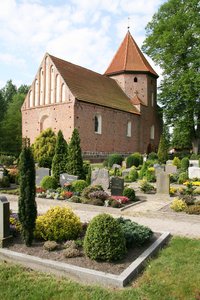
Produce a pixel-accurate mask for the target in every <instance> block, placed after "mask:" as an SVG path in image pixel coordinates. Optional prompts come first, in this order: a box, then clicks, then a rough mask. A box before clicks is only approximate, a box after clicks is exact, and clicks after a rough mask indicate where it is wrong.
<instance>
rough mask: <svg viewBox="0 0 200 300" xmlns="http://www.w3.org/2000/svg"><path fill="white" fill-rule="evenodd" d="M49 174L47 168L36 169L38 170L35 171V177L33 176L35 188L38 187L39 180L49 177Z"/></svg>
mask: <svg viewBox="0 0 200 300" xmlns="http://www.w3.org/2000/svg"><path fill="white" fill-rule="evenodd" d="M49 172H50V169H49V168H38V169H36V176H35V183H36V186H40V182H41V180H42V179H43V178H44V177H45V176H49V175H50V174H49Z"/></svg>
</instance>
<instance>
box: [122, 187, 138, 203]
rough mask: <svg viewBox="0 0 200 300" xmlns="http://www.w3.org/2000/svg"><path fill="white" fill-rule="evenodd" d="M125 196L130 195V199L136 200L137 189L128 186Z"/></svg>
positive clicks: (124, 192)
mask: <svg viewBox="0 0 200 300" xmlns="http://www.w3.org/2000/svg"><path fill="white" fill-rule="evenodd" d="M123 196H125V197H128V198H129V200H130V201H135V200H136V198H135V191H134V189H131V188H128V187H126V188H125V189H124V191H123Z"/></svg>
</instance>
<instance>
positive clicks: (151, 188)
mask: <svg viewBox="0 0 200 300" xmlns="http://www.w3.org/2000/svg"><path fill="white" fill-rule="evenodd" d="M140 190H141V191H142V192H144V193H145V194H148V193H151V192H152V191H154V190H155V188H154V186H153V185H152V184H150V183H148V182H147V181H146V180H142V181H141V183H140Z"/></svg>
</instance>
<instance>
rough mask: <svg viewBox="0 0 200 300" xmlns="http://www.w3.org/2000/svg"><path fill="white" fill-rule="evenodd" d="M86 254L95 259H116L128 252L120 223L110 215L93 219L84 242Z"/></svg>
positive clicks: (102, 215)
mask: <svg viewBox="0 0 200 300" xmlns="http://www.w3.org/2000/svg"><path fill="white" fill-rule="evenodd" d="M83 248H84V252H85V254H86V255H87V256H88V257H89V258H91V259H94V260H102V261H116V260H119V259H121V258H123V257H124V256H125V254H126V241H125V237H124V233H123V231H122V228H121V226H120V224H118V222H117V221H116V220H115V219H114V218H113V217H112V216H110V215H108V214H101V215H98V216H96V217H94V218H93V219H92V221H91V222H90V223H89V226H88V228H87V231H86V235H85V238H84V244H83Z"/></svg>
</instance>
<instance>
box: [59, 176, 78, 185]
mask: <svg viewBox="0 0 200 300" xmlns="http://www.w3.org/2000/svg"><path fill="white" fill-rule="evenodd" d="M77 179H78V176H74V175H70V174H67V173H63V174H60V185H61V186H62V187H63V186H64V184H65V183H71V182H73V181H75V180H77Z"/></svg>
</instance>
